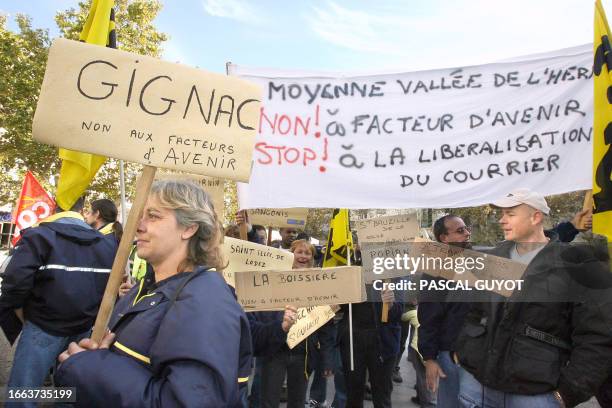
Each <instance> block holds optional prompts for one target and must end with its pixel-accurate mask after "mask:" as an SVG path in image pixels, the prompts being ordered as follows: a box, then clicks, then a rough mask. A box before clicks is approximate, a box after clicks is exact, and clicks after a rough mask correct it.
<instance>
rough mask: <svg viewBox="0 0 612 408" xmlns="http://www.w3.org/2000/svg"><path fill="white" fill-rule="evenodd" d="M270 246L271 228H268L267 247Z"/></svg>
mask: <svg viewBox="0 0 612 408" xmlns="http://www.w3.org/2000/svg"><path fill="white" fill-rule="evenodd" d="M270 245H272V227H268V246H270Z"/></svg>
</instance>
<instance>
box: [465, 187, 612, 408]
mask: <svg viewBox="0 0 612 408" xmlns="http://www.w3.org/2000/svg"><path fill="white" fill-rule="evenodd" d="M493 205H494V206H495V207H498V208H501V211H502V217H501V219H500V224H501V227H502V229H503V232H504V237H505V238H506V241H504V242H502V243H501V244H499V245H498V246H497V247H496V248H495V249H494V250H493V251H492V252H491V253H492V254H493V255H497V256H502V257H506V258H510V259H512V260H514V261H516V262H520V263H523V264H526V265H527V267H526V270H525V272H524V274H523V277H522V279H523V288H522V290H521V291H515V292H514V293H513V294H512V296H511V297H510V298H503V297H501V296H500V295H497V294H494V293H488V294H487V298H488V299H489V301H488V302H481V303H474V304H472V307H471V308H470V311H469V312H468V314H467V316H466V318H465V322H464V325H463V327H462V329H461V332H460V334H459V338H458V339H457V342H456V344H455V350H456V357H457V358H458V360H459V362H460V363H461V370H460V393H459V402H460V405H461V406H462V407H487V408H488V407H505V408H531V407H543V408H547V407H573V406H575V405H577V404H579V403H581V402H583V401H586V400H588V399H589V398H590V397H592V396H593V395H594V394H595V393H596V392H597V389H598V387H599V386H600V385H601V384H602V383H603V381H604V380H605V378H606V376H607V373H608V372H609V370H610V368H611V367H612V331H611V329H610V328H611V327H612V321H611V319H610V316H611V315H612V305H611V303H610V301H611V300H612V298H611V297H610V296H611V295H610V285H609V284H606V285H607V289H606V288H604V287H602V285H600V283H599V282H606V279H600V280H597V279H599V278H601V277H602V276H603V277H606V278H607V276H608V275H609V270H608V268H609V266H608V265H607V259H606V260H604V261H603V262H602V261H600V259H597V258H596V257H595V256H594V255H593V254H594V252H593V251H590V249H589V248H579V247H576V246H568V245H567V244H563V243H561V242H559V241H558V240H557V239H556V237H555V236H554V235H550V234H548V233H546V234H545V232H544V227H543V222H544V218H545V216H546V215H548V214H549V212H550V208H549V207H548V205H547V203H546V200H545V199H544V197H543V196H542V195H541V194H538V193H535V192H533V191H530V190H528V189H519V190H515V191H513V192H511V193H509V194H508V195H506V196H505V197H503V198H501V199H500V200H498V201H496V202H494V203H493ZM547 235H549V236H547ZM586 276H589V278H586V280H585V277H586ZM593 277H595V278H596V279H595V280H593V279H591V278H593ZM587 281H588V282H594V281H596V282H598V283H597V287H596V288H589V287H587V286H588V285H587V286H585V282H587ZM606 285H603V286H606ZM592 289H597V290H598V294H599V297H597V298H595V297H593V295H592V292H594V291H593V290H592ZM604 293H605V294H604Z"/></svg>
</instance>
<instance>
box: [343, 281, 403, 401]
mask: <svg viewBox="0 0 612 408" xmlns="http://www.w3.org/2000/svg"><path fill="white" fill-rule="evenodd" d="M366 291H367V295H368V301H367V302H363V303H355V304H353V305H352V309H353V360H354V370H351V354H350V331H349V308H348V305H341V309H340V310H341V311H342V312H343V318H342V320H341V321H340V323H339V324H338V343H339V346H340V353H341V357H342V369H343V371H344V380H345V383H346V391H347V401H346V407H347V408H357V407H363V401H364V398H365V384H366V371H367V372H368V375H369V378H370V384H371V386H372V403H373V404H374V407H375V408H390V407H391V392H392V390H393V382H392V380H391V378H392V376H393V369H394V367H395V360H396V357H397V354H398V353H399V349H400V337H401V327H400V320H401V315H402V311H403V303H402V302H400V301H399V299H400V296H399V294H398V295H397V296H396V294H395V293H394V292H393V291H391V290H387V289H384V290H381V291H378V290H375V289H374V287H373V285H369V284H368V285H366ZM381 302H386V303H389V304H390V307H389V314H388V318H387V322H386V323H383V322H382V321H381V316H382V304H383V303H381Z"/></svg>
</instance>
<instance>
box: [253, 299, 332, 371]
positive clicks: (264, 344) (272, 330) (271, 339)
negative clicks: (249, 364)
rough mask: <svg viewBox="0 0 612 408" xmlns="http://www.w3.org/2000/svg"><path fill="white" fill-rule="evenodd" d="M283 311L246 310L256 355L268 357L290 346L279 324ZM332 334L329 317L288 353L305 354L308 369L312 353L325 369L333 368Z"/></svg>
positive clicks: (281, 320)
mask: <svg viewBox="0 0 612 408" xmlns="http://www.w3.org/2000/svg"><path fill="white" fill-rule="evenodd" d="M284 313H285V312H284V311H277V312H250V313H247V317H248V319H249V326H250V329H251V337H252V339H253V354H254V355H255V357H269V356H272V355H274V354H276V353H278V352H281V351H287V350H289V346H287V333H285V331H284V330H283V329H282V327H281V325H282V322H283V315H284ZM335 334H336V332H335V327H334V326H333V323H332V321H329V322H328V323H326V324H324V325H323V326H321V327H320V328H319V329H318V330H317V331H315V332H314V333H312V334H311V335H310V336H308V337H307V338H306V341H302V342H300V343H299V344H297V345H296V346H295V347H294V348H293V349H291V353H295V354H304V358H305V359H306V366H307V369H308V370H307V371H308V372H310V369H312V368H313V367H312V361H311V357H312V356H315V358H318V359H320V361H321V364H322V366H323V367H324V369H326V370H333V369H334V367H335V366H336V361H335V359H334V356H333V347H334V340H335V337H336V336H335Z"/></svg>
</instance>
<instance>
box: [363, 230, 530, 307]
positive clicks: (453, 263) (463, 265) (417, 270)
mask: <svg viewBox="0 0 612 408" xmlns="http://www.w3.org/2000/svg"><path fill="white" fill-rule="evenodd" d="M364 253H367V255H366V256H364V255H363V254H364ZM398 256H399V257H400V258H402V262H401V263H400V267H399V268H398V267H397V265H392V266H391V262H389V264H388V265H387V266H386V265H384V264H383V263H382V262H380V261H376V258H378V259H381V258H383V259H389V258H393V259H395V258H397V257H398ZM404 256H406V257H407V258H408V259H407V262H403V260H404ZM362 260H363V271H364V280H365V281H366V282H367V283H371V282H374V281H375V280H379V279H391V278H399V277H406V276H414V275H415V274H421V273H425V274H427V275H429V276H433V277H441V278H444V279H448V280H466V281H468V282H469V283H470V284H471V285H473V283H474V282H475V281H476V280H518V279H521V277H522V276H523V274H524V272H525V269H526V268H527V265H525V264H522V263H518V262H515V261H512V260H510V259H507V258H502V257H499V256H495V255H490V254H484V253H482V252H478V251H474V250H471V249H463V248H459V247H454V246H449V245H446V244H443V243H441V242H433V241H426V240H423V239H418V238H417V239H416V242H414V243H410V244H406V243H392V244H375V243H365V244H364V245H363V246H362ZM388 266H391V267H388ZM493 292H495V293H498V294H500V295H502V296H505V297H509V296H510V295H511V294H512V291H509V290H504V289H499V290H498V289H495V290H493Z"/></svg>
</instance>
